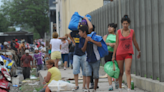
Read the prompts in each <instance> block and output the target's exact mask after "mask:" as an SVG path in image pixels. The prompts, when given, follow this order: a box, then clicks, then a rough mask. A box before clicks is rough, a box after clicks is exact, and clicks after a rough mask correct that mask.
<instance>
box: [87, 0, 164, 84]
mask: <svg viewBox="0 0 164 92" xmlns="http://www.w3.org/2000/svg"><path fill="white" fill-rule="evenodd" d="M119 1H120V6H119ZM163 4H164V0H114V1H113V2H111V3H109V4H107V5H105V6H103V7H101V8H98V9H96V10H94V11H92V12H90V13H89V14H90V15H91V16H92V23H93V24H94V25H95V26H96V32H97V33H98V34H99V35H101V36H104V35H105V34H107V33H108V31H107V25H108V23H113V22H114V23H117V24H118V29H120V28H121V18H120V16H121V17H123V16H124V15H125V14H128V15H129V17H130V19H131V25H130V28H132V29H134V31H135V35H136V39H137V42H138V44H139V47H140V49H141V58H140V59H137V58H136V57H137V54H138V52H137V50H136V49H135V48H134V53H135V54H134V55H133V63H132V67H131V69H132V70H131V72H132V74H135V75H137V76H141V77H146V78H152V79H153V80H159V81H161V82H164V71H162V70H164V67H163V66H164V48H163V47H164V36H163V35H164V31H163V29H164V5H163ZM119 7H120V12H119ZM102 64H103V63H102Z"/></svg>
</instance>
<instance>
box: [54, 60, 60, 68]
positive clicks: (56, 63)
mask: <svg viewBox="0 0 164 92" xmlns="http://www.w3.org/2000/svg"><path fill="white" fill-rule="evenodd" d="M58 62H59V59H56V61H55V67H57V68H58Z"/></svg>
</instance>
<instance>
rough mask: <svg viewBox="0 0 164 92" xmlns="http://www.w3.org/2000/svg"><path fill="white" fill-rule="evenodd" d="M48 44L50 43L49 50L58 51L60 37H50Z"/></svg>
mask: <svg viewBox="0 0 164 92" xmlns="http://www.w3.org/2000/svg"><path fill="white" fill-rule="evenodd" d="M50 44H51V45H52V48H51V52H54V51H60V45H61V40H60V39H51V40H50Z"/></svg>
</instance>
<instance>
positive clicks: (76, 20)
mask: <svg viewBox="0 0 164 92" xmlns="http://www.w3.org/2000/svg"><path fill="white" fill-rule="evenodd" d="M81 18H82V17H81V16H80V15H79V13H78V12H75V13H74V14H73V15H72V17H71V21H70V23H69V26H68V28H69V29H70V30H72V31H76V30H78V25H79V21H80V19H81Z"/></svg>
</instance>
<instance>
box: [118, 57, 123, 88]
mask: <svg viewBox="0 0 164 92" xmlns="http://www.w3.org/2000/svg"><path fill="white" fill-rule="evenodd" d="M117 63H118V67H119V69H120V75H119V78H118V80H119V88H122V76H123V72H124V61H123V60H118V61H117Z"/></svg>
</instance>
